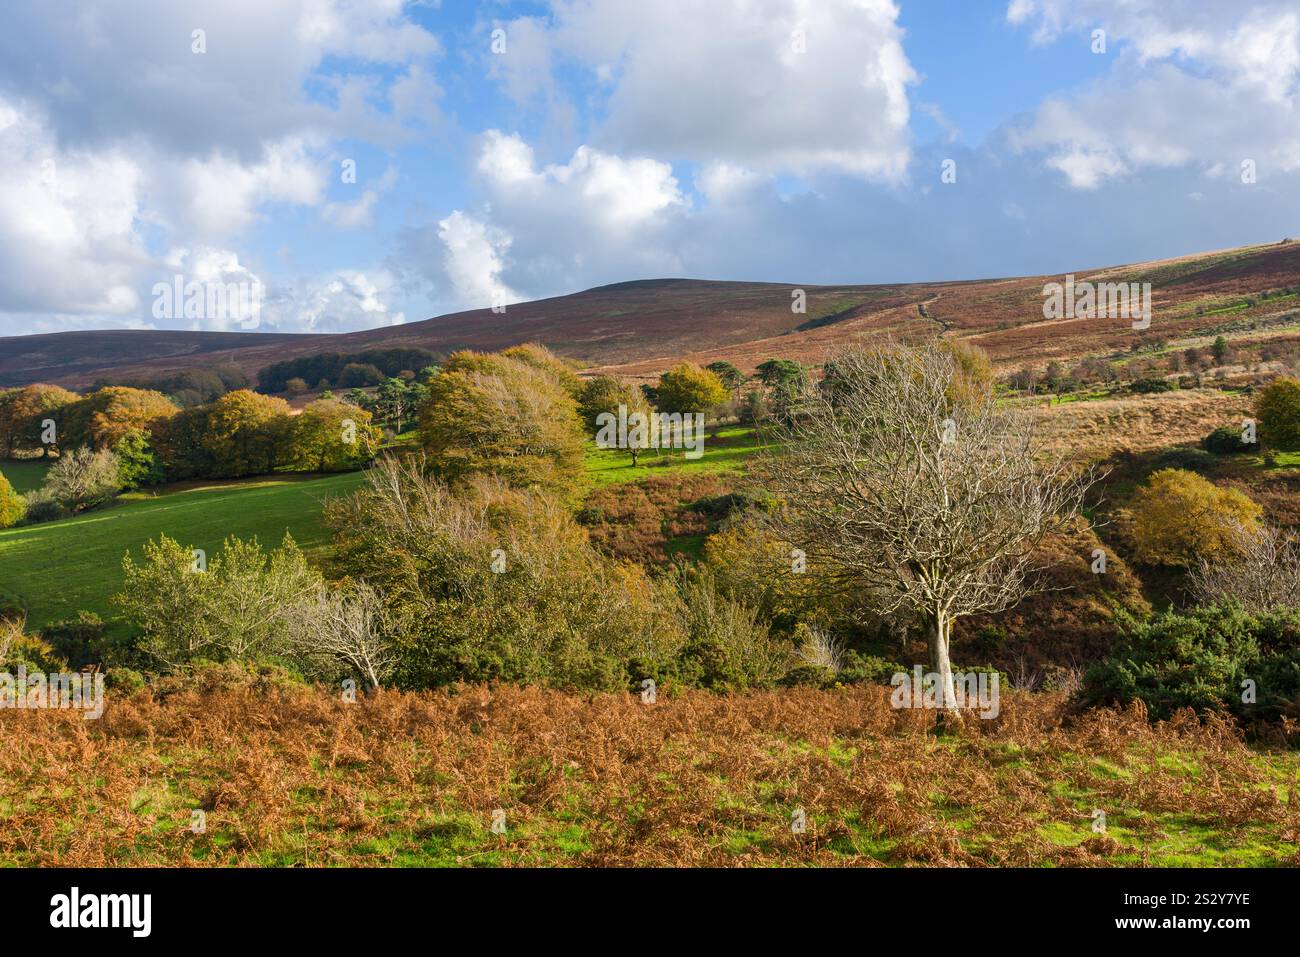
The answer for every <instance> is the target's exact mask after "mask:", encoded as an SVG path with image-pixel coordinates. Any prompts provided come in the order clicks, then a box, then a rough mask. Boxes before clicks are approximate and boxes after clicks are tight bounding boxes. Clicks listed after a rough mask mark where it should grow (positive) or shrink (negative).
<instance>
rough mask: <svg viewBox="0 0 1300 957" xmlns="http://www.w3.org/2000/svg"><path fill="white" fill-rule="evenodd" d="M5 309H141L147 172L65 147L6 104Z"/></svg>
mask: <svg viewBox="0 0 1300 957" xmlns="http://www.w3.org/2000/svg"><path fill="white" fill-rule="evenodd" d="M0 159H2V161H3V164H4V168H5V171H6V174H5V178H6V182H5V187H4V189H0V308H2V309H4V310H6V311H11V312H16V313H26V312H29V311H40V310H48V311H51V312H58V313H71V314H84V313H107V314H112V315H115V316H122V315H126V314H128V313H130V312H131V311H132V310H134V309H135V308H136V307H137V306H138V305H139V298H138V296H137V294H136V292H135V289H134V279H135V276H136V274H137V272H138V270H139V268H140V267H141V265H143V264H144V263H145V262H146V261H147V259H148V257H147V254H146V252H145V250H144V248H143V244H142V243H141V241H140V239H139V237H138V236H137V235H136V232H135V217H136V215H137V213H138V211H139V206H140V189H141V180H142V172H141V170H140V168H139V166H138V165H137V164H136V163H135V161H134V160H133V159H132V158H131V157H130V156H129V155H127V154H126V153H125V152H123V151H120V150H106V151H100V152H82V151H69V150H63V149H60V148H59V146H58V144H57V143H56V141H55V138H54V134H53V132H52V131H51V130H50V129H49V128H48V126H47V125H46V124H45V123H44V122H43V121H42V120H41V118H39V117H37V116H35V115H33V114H32V113H31V112H28V108H27V107H25V105H23V104H21V103H14V102H11V101H7V100H5V99H3V98H0Z"/></svg>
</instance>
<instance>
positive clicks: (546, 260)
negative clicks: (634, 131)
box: [406, 130, 691, 307]
mask: <svg viewBox="0 0 1300 957" xmlns="http://www.w3.org/2000/svg"><path fill="white" fill-rule="evenodd" d="M475 171H476V173H477V176H478V184H479V186H480V187H481V189H482V190H483V191H484V193H485V202H484V206H483V209H482V211H481V212H478V213H467V212H465V211H463V210H456V211H454V212H453V213H452V214H451V215H450V216H448V217H446V218H445V219H443V220H441V221H440V222H439V223H438V229H437V236H438V240H439V242H440V245H441V246H442V248H443V250H444V254H443V256H442V260H441V271H440V273H439V274H437V275H434V276H431V277H429V278H430V279H431V280H432V281H433V282H434V283H435V285H437V286H441V287H446V286H448V285H449V286H450V289H451V290H453V291H454V292H455V293H456V295H457V299H456V300H454V301H456V302H457V303H458V304H460V305H466V306H477V307H482V306H487V305H490V304H493V303H503V302H513V301H516V300H518V299H519V298H522V297H524V296H533V295H538V294H539V293H542V292H543V291H544V292H549V291H551V290H555V289H563V288H565V287H566V284H568V288H573V285H572V284H573V283H582V282H587V281H588V279H589V278H590V277H600V278H601V279H607V280H609V281H612V280H613V279H615V278H626V276H627V275H628V271H629V270H630V271H632V274H634V275H635V274H646V273H647V271H648V272H649V273H650V274H655V275H659V274H662V272H663V271H664V270H668V271H679V270H680V269H681V263H680V261H679V260H678V259H677V257H676V255H675V254H674V253H673V252H672V250H671V244H670V243H669V242H668V236H669V234H670V233H671V230H672V227H673V224H674V223H675V222H677V221H679V220H680V218H681V216H682V215H683V214H684V213H685V212H686V211H687V210H688V209H689V208H690V205H691V204H690V200H689V199H688V198H687V197H686V195H685V194H684V193H683V192H682V190H681V188H680V185H679V184H678V181H677V179H676V177H675V176H674V175H673V171H672V167H671V166H669V165H668V164H667V163H662V162H659V161H658V160H653V159H649V158H646V157H622V156H617V155H614V154H610V153H605V152H603V151H601V150H597V149H593V148H591V147H589V146H585V145H584V146H580V147H578V148H577V149H576V150H574V152H573V154H572V156H571V157H570V158H569V160H568V161H567V162H565V163H552V164H548V165H545V166H543V165H541V164H539V163H538V161H537V158H536V155H535V153H534V150H533V148H532V147H531V146H530V145H529V144H528V143H526V142H525V141H524V140H523V139H522V138H521V137H519V136H518V135H515V134H506V133H502V132H501V131H499V130H489V131H488V132H487V133H486V134H485V135H484V136H483V138H482V142H481V146H480V149H479V154H478V159H477V161H476V163H475ZM406 243H407V246H408V247H415V248H419V249H424V248H427V245H428V243H427V239H426V238H425V237H421V236H419V235H414V236H408V237H407V240H406ZM419 255H420V254H418V253H417V254H414V255H408V256H407V257H406V258H407V260H408V261H409V262H412V263H414V262H415V261H416V260H417V258H418V256H419ZM417 268H418V267H417Z"/></svg>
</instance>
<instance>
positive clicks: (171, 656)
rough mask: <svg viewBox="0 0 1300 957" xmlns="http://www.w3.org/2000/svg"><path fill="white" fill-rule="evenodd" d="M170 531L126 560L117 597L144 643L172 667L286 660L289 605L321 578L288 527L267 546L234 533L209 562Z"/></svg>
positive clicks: (149, 651) (154, 657)
mask: <svg viewBox="0 0 1300 957" xmlns="http://www.w3.org/2000/svg"><path fill="white" fill-rule="evenodd" d="M206 564H207V568H206V570H203V565H202V563H201V562H199V560H198V557H197V556H196V554H195V551H194V549H192V548H186V547H182V546H181V545H180V544H179V543H178V542H176V541H175V540H174V539H171V538H168V537H167V536H166V535H162V536H160V537H159V539H158V540H157V541H150V542H149V543H148V544H146V545H145V547H144V555H143V557H142V560H141V561H139V562H137V561H136V560H135V559H133V558H132V557H131V556H130V555H129V554H128V555H127V556H126V557H125V558H124V559H123V561H122V571H123V575H124V583H123V587H122V591H121V592H120V593H118V594H117V595H115V596H114V598H113V604H114V605H115V606H116V607H118V608H120V609H121V611H122V616H123V618H125V619H126V621H127V622H129V623H130V624H132V625H133V626H135V628H136V629H137V630H138V631H139V632H140V639H139V642H138V649H139V651H140V652H141V653H143V654H144V655H145V656H147V657H148V658H149V659H151V660H152V661H153V662H154V663H155V664H156V665H158V666H161V667H163V668H165V669H174V668H178V667H180V666H182V665H185V664H188V663H190V662H192V661H194V660H195V659H198V658H205V659H208V660H211V661H230V660H235V661H258V660H285V659H286V658H288V657H289V652H290V649H289V647H288V640H287V638H288V625H287V623H286V621H285V619H284V616H283V612H284V610H285V609H286V608H290V607H292V606H293V605H294V603H295V602H297V601H298V600H299V599H300V598H301V596H303V595H305V594H308V593H309V592H311V591H312V590H314V589H315V588H316V587H317V586H318V585H319V584H320V576H319V575H318V574H317V573H315V572H314V571H312V570H311V569H310V568H309V567H308V565H307V561H306V559H305V558H304V557H303V555H302V552H300V551H299V550H298V547H297V545H295V544H294V541H293V539H292V538H291V537H289V536H288V535H286V536H285V538H284V542H283V543H282V544H281V546H280V548H278V549H276V550H275V551H274V552H272V553H271V554H269V555H268V554H266V553H265V552H264V551H263V550H262V547H261V546H260V545H259V544H258V542H257V540H256V539H252V540H250V541H241V540H240V539H238V538H234V537H231V538H228V539H226V541H225V543H224V544H223V546H222V550H221V552H219V553H218V554H217V555H215V556H212V558H211V559H210V560H209V561H208V562H207V563H206Z"/></svg>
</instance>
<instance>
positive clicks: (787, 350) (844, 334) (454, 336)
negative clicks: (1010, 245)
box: [0, 240, 1300, 387]
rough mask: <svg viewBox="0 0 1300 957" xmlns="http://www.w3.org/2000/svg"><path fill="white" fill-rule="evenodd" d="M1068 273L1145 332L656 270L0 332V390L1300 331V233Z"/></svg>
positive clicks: (958, 285) (1007, 288) (917, 298)
mask: <svg viewBox="0 0 1300 957" xmlns="http://www.w3.org/2000/svg"><path fill="white" fill-rule="evenodd" d="M1074 275H1075V276H1076V279H1077V280H1079V281H1083V280H1089V281H1093V282H1138V283H1142V282H1150V283H1151V284H1152V287H1153V300H1154V306H1153V309H1154V315H1153V319H1152V325H1151V328H1149V329H1146V330H1143V331H1136V330H1134V329H1133V328H1132V325H1131V323H1130V321H1129V320H1128V319H1126V318H1113V319H1112V318H1100V319H1054V320H1045V319H1044V318H1043V286H1044V284H1045V283H1047V282H1053V281H1060V280H1061V279H1062V278H1063V277H1062V276H1060V275H1053V276H1028V277H1020V278H1010V279H990V280H977V281H964V282H934V283H915V284H898V285H875V286H865V285H864V286H805V287H796V286H793V285H790V284H776V283H756V282H714V281H707V280H691V279H656V280H641V281H635V282H624V283H617V284H614V285H610V286H601V287H598V288H596V289H589V290H586V291H584V292H579V293H574V294H572V295H568V296H558V297H555V298H551V299H542V300H538V301H536V302H528V303H519V304H517V305H511V306H509V307H508V308H507V310H506V311H505V312H504V313H501V314H496V313H493V312H492V311H491V310H490V309H479V310H473V311H469V312H459V313H453V314H450V315H445V316H439V317H437V318H433V319H426V320H424V321H422V322H413V323H408V324H406V325H401V326H387V327H384V328H381V329H371V330H367V331H364V332H355V333H347V334H342V335H284V334H268V333H256V332H245V333H203V332H158V331H151V330H130V331H128V330H123V331H115V332H69V333H57V334H50V335H39V336H20V337H10V338H0V385H16V384H23V383H27V382H35V381H49V382H57V383H60V384H63V385H67V386H73V387H77V386H80V387H85V386H86V385H89V384H90V383H92V382H94V381H95V380H96V379H98V378H115V379H120V378H128V377H130V378H149V377H153V376H158V375H161V374H163V373H166V372H171V371H175V370H177V369H183V368H194V367H210V366H212V365H215V364H219V363H232V364H234V365H237V366H239V367H240V368H242V369H244V370H245V371H246V372H249V373H256V372H257V371H258V370H259V369H261V368H263V367H265V366H267V365H269V364H270V363H272V362H276V361H279V360H281V359H287V358H294V357H296V356H304V355H311V354H315V353H320V352H340V353H354V352H360V351H363V350H365V349H372V348H381V347H392V346H419V347H422V348H426V349H430V350H432V351H434V352H448V351H451V350H453V349H460V348H475V349H499V348H503V347H505V346H509V345H513V344H515V343H519V342H524V341H539V342H542V343H545V344H546V345H548V346H550V347H551V348H552V349H554V350H555V351H556V352H559V353H561V354H563V355H566V356H570V357H572V358H574V359H578V360H581V361H583V362H586V363H589V364H591V365H592V366H595V367H600V368H604V369H607V370H610V371H613V372H616V373H619V374H622V375H626V376H629V377H632V378H639V377H645V376H650V375H653V374H655V373H657V372H658V371H659V370H661V369H663V368H664V367H665V366H666V365H668V364H670V363H671V362H673V361H676V360H678V359H680V358H682V357H689V358H691V359H694V360H696V361H702V362H708V361H711V360H713V359H718V358H724V359H728V360H730V361H732V362H735V363H736V364H737V365H739V366H741V367H742V368H744V369H747V370H750V369H752V368H753V367H754V365H756V364H757V363H759V362H762V361H763V360H764V359H767V358H770V357H772V356H783V357H790V358H798V359H801V360H802V361H804V362H807V363H814V364H815V363H819V362H822V361H824V360H825V358H826V356H827V355H829V354H831V353H833V352H834V351H835V350H836V349H838V348H841V347H842V346H843V345H844V344H846V343H849V342H853V341H862V340H870V339H875V338H879V337H881V336H882V335H891V336H897V337H902V338H909V337H912V336H915V335H921V334H925V333H927V332H942V333H943V334H944V335H946V336H948V337H952V338H961V339H967V340H969V341H971V342H974V343H976V344H978V345H979V346H981V347H982V348H984V349H985V350H986V351H988V352H989V353H990V354H991V355H992V356H993V357H994V359H995V361H997V362H998V363H999V364H1000V365H1008V364H1024V363H1028V364H1037V365H1042V364H1045V363H1046V362H1048V361H1050V360H1052V359H1060V360H1075V359H1078V358H1080V357H1082V356H1084V355H1088V354H1102V353H1107V352H1115V351H1122V350H1126V349H1129V348H1131V347H1132V345H1133V343H1134V342H1135V341H1142V342H1153V341H1157V340H1162V341H1168V340H1170V339H1183V338H1188V337H1196V336H1212V335H1217V334H1220V333H1223V332H1228V333H1231V334H1233V335H1234V336H1245V337H1247V338H1250V337H1255V338H1259V337H1262V336H1267V337H1277V336H1283V337H1287V336H1290V335H1292V334H1300V317H1298V315H1297V313H1298V311H1300V242H1294V241H1290V240H1283V241H1282V242H1279V243H1274V244H1270V245H1260V246H1248V247H1242V248H1240V249H1231V250H1221V251H1215V252H1209V253H1200V254H1196V255H1190V256H1183V257H1178V258H1175V259H1168V260H1161V261H1158V262H1149V263H1138V264H1133V265H1127V266H1116V267H1108V268H1104V269H1080V270H1077V271H1076V272H1075V274H1074ZM796 288H804V289H805V290H806V292H807V309H806V311H805V312H803V313H796V312H794V311H793V310H792V308H791V294H792V291H793V290H794V289H796Z"/></svg>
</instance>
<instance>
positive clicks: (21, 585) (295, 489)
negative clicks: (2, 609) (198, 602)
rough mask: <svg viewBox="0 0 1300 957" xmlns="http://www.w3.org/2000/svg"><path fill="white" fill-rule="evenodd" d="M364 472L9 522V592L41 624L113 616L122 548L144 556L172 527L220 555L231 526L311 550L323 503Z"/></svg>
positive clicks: (209, 487)
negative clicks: (79, 615)
mask: <svg viewBox="0 0 1300 957" xmlns="http://www.w3.org/2000/svg"><path fill="white" fill-rule="evenodd" d="M361 481H362V476H361V474H360V473H351V474H347V475H332V476H327V477H324V478H321V477H319V476H301V477H299V476H292V477H290V476H285V477H277V478H274V479H258V480H253V481H245V482H225V483H208V484H202V485H197V484H189V485H182V486H171V487H169V488H168V489H166V490H165V491H164V492H163V493H160V494H158V495H153V494H151V493H148V492H139V493H134V494H132V495H128V496H124V497H123V499H122V500H120V501H119V502H118V503H116V504H114V505H112V506H110V507H107V508H103V509H98V510H95V511H92V512H88V513H86V514H84V515H80V516H78V517H76V518H70V519H65V520H63V521H59V522H50V523H47V524H43V525H31V526H25V527H19V528H11V529H7V530H5V531H2V532H0V595H2V596H3V597H6V598H13V599H17V600H18V602H19V603H20V604H22V605H23V606H24V607H26V608H27V609H28V616H29V617H28V621H29V623H30V624H31V626H32V627H34V628H39V627H40V626H42V625H44V624H47V623H49V622H51V621H57V620H58V619H60V618H65V617H68V616H71V615H74V614H76V612H78V611H82V610H85V611H93V612H96V613H98V614H100V615H105V616H106V615H107V614H108V612H109V608H108V599H109V598H110V597H111V596H112V595H113V594H114V592H116V591H117V589H118V587H119V586H120V584H121V581H122V556H123V555H124V554H125V553H126V552H128V551H130V552H132V553H134V554H136V555H137V556H138V555H139V553H140V548H141V547H142V546H143V545H144V544H145V542H147V541H149V540H150V539H151V538H157V537H158V536H159V534H161V533H166V534H168V535H170V536H171V537H172V538H174V539H176V540H177V541H179V542H180V543H181V544H182V545H187V546H192V547H194V548H202V549H204V550H205V551H206V552H207V553H208V555H209V556H212V555H215V554H216V553H217V551H219V550H220V547H221V543H222V541H223V540H224V539H225V538H226V537H227V536H229V535H237V536H239V537H241V538H250V537H253V536H256V537H257V538H258V540H259V541H260V542H262V543H263V544H264V545H268V546H274V545H277V544H279V542H280V539H281V538H283V537H284V533H285V531H286V530H287V531H288V532H290V533H291V534H292V535H293V537H294V538H295V539H296V540H297V542H298V543H299V545H301V546H302V547H303V548H304V549H308V550H310V549H315V548H319V547H320V546H322V545H324V544H325V542H326V532H325V530H324V529H323V528H322V527H321V525H320V521H319V519H320V513H321V505H322V502H323V501H324V499H325V498H326V497H328V496H331V495H340V494H345V493H347V492H350V491H351V490H353V489H355V488H356V487H357V486H358V485H359V484H360V483H361Z"/></svg>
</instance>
